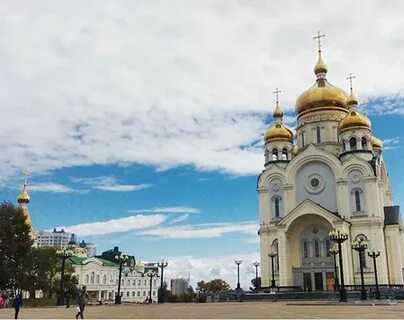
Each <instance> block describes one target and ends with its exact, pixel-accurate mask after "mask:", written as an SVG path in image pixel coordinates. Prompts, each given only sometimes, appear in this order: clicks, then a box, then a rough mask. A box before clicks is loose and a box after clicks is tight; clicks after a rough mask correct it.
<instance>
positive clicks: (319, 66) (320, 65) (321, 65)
mask: <svg viewBox="0 0 404 320" xmlns="http://www.w3.org/2000/svg"><path fill="white" fill-rule="evenodd" d="M327 71H328V68H327V65H326V64H325V62H324V60H323V58H322V57H321V54H319V56H318V60H317V63H316V65H315V66H314V73H315V74H319V73H327Z"/></svg>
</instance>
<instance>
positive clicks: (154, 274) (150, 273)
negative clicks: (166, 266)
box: [147, 271, 157, 303]
mask: <svg viewBox="0 0 404 320" xmlns="http://www.w3.org/2000/svg"><path fill="white" fill-rule="evenodd" d="M147 276H148V277H149V278H150V294H149V303H152V302H153V299H152V280H153V278H154V277H155V276H157V274H156V273H154V272H152V271H150V272H148V273H147Z"/></svg>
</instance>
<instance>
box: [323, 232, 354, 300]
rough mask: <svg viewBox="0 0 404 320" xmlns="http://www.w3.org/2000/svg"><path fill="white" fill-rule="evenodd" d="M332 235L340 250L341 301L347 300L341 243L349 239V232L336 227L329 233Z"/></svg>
mask: <svg viewBox="0 0 404 320" xmlns="http://www.w3.org/2000/svg"><path fill="white" fill-rule="evenodd" d="M328 235H329V236H330V240H331V241H333V242H336V243H337V244H338V252H339V273H340V282H341V285H340V288H339V301H340V302H347V297H346V290H345V285H344V267H343V264H342V246H341V244H342V243H343V242H345V241H346V240H348V237H349V236H348V233H346V232H344V231H341V230H338V229H335V230H332V231H330V233H329V234H328Z"/></svg>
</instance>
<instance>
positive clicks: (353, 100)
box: [346, 91, 358, 106]
mask: <svg viewBox="0 0 404 320" xmlns="http://www.w3.org/2000/svg"><path fill="white" fill-rule="evenodd" d="M346 104H347V105H348V106H356V105H358V99H357V98H356V96H355V94H354V93H353V91H351V94H350V95H349V97H348V100H347V102H346Z"/></svg>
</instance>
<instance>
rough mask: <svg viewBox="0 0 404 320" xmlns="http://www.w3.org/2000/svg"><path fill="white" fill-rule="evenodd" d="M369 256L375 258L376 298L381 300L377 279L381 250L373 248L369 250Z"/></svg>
mask: <svg viewBox="0 0 404 320" xmlns="http://www.w3.org/2000/svg"><path fill="white" fill-rule="evenodd" d="M368 256H369V257H371V258H372V259H373V268H374V269H375V284H376V299H377V300H380V291H379V282H378V281H377V268H376V259H377V258H378V257H379V256H380V251H378V250H376V249H373V250H372V251H371V252H368Z"/></svg>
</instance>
